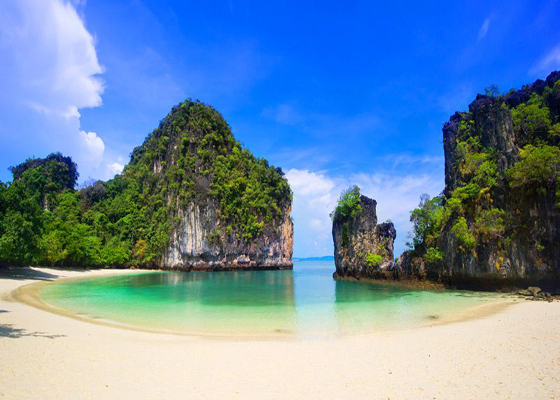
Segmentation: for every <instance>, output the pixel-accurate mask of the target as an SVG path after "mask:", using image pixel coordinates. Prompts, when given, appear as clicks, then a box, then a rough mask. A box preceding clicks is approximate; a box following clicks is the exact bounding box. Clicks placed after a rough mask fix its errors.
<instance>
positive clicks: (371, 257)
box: [366, 253, 383, 267]
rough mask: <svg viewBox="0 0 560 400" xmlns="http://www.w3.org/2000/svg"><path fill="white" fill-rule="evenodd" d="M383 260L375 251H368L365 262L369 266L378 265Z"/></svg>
mask: <svg viewBox="0 0 560 400" xmlns="http://www.w3.org/2000/svg"><path fill="white" fill-rule="evenodd" d="M382 262H383V256H382V255H381V254H377V253H369V254H368V255H367V257H366V263H367V265H368V266H370V267H378V266H380V265H381V263H382Z"/></svg>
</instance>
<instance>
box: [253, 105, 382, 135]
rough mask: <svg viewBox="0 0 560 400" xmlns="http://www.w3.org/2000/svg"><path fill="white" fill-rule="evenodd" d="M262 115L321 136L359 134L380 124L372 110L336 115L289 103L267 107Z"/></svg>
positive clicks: (369, 130)
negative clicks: (303, 108) (309, 110)
mask: <svg viewBox="0 0 560 400" xmlns="http://www.w3.org/2000/svg"><path fill="white" fill-rule="evenodd" d="M262 115H263V116H264V117H266V118H269V119H272V120H274V121H276V122H278V123H280V124H283V125H290V126H297V127H299V128H301V129H303V130H305V131H306V132H309V133H313V134H318V135H321V136H325V135H330V134H341V133H344V135H359V134H362V133H366V132H372V131H373V130H375V129H377V128H379V127H380V126H381V119H380V118H379V117H378V116H377V115H376V114H375V113H374V112H363V113H356V114H351V115H337V114H333V113H328V112H307V111H302V110H301V109H299V108H298V107H297V106H296V105H294V104H290V103H283V104H279V105H277V106H274V107H267V108H265V109H264V110H263V111H262Z"/></svg>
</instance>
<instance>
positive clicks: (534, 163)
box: [508, 144, 560, 205]
mask: <svg viewBox="0 0 560 400" xmlns="http://www.w3.org/2000/svg"><path fill="white" fill-rule="evenodd" d="M508 178H509V184H510V186H511V188H513V189H521V190H523V191H524V192H526V193H528V194H530V195H533V196H544V195H546V193H547V192H548V191H551V190H556V194H557V199H558V203H559V205H560V148H558V147H557V146H548V145H540V146H533V145H530V144H529V145H527V146H525V147H524V148H523V149H521V151H520V160H519V162H517V163H516V164H515V165H514V166H513V167H512V168H510V169H509V171H508Z"/></svg>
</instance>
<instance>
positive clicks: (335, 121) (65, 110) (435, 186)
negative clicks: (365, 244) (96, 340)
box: [0, 0, 560, 257]
mask: <svg viewBox="0 0 560 400" xmlns="http://www.w3.org/2000/svg"><path fill="white" fill-rule="evenodd" d="M559 20H560V1H535V0H533V1H516V0H511V1H508V2H498V1H453V2H436V1H424V2H418V1H395V2H372V1H363V2H362V1H352V0H347V1H345V2H340V1H309V2H306V1H302V0H299V1H282V2H262V1H238V0H220V1H186V0H182V1H179V0H178V1H165V0H158V1H148V0H144V1H142V0H122V1H118V2H115V1H113V0H88V1H85V0H81V1H80V0H74V1H66V0H3V1H1V2H0V60H2V61H1V62H0V143H1V144H2V145H1V146H0V180H2V181H9V180H11V174H10V172H9V170H8V167H10V166H12V165H16V164H18V163H20V162H22V161H24V160H25V159H26V158H28V157H33V156H35V157H44V156H46V155H47V154H49V153H50V152H53V151H61V152H62V153H63V154H65V155H70V156H72V158H73V159H74V160H75V161H76V162H77V163H78V168H79V173H80V183H84V182H86V181H88V180H91V179H109V178H111V177H113V176H114V175H115V174H116V173H119V172H120V171H121V170H122V168H123V166H124V165H125V164H126V163H127V162H128V160H129V155H130V153H131V151H132V149H133V148H134V147H135V146H138V145H140V144H141V143H142V142H143V140H144V138H145V137H146V135H147V134H148V133H149V132H151V131H152V130H153V129H155V128H156V127H157V125H158V124H159V122H160V121H161V120H162V119H163V118H164V117H165V115H166V114H167V113H168V112H169V111H170V109H171V107H172V106H173V105H175V104H178V103H180V102H181V101H183V100H184V99H186V98H193V99H200V100H202V101H204V102H205V103H208V104H211V105H213V106H214V107H215V108H217V109H218V110H219V111H220V112H221V113H222V114H223V115H224V117H225V118H226V120H227V121H228V122H229V124H230V126H231V128H232V130H233V133H234V135H235V136H236V138H237V139H238V140H240V141H241V143H242V144H243V145H244V146H246V147H248V148H249V149H250V150H251V151H252V152H253V153H254V154H255V155H257V156H258V157H264V158H267V159H268V160H269V161H270V162H271V163H272V164H273V165H275V166H280V167H282V169H283V170H284V171H285V173H286V176H287V178H288V180H289V182H290V185H291V187H292V190H293V192H294V202H293V207H292V216H293V219H294V223H295V232H294V235H295V238H294V256H296V257H309V256H322V255H331V254H332V253H333V244H332V236H331V221H330V218H329V213H330V212H331V211H332V210H333V208H334V207H335V205H336V201H337V198H338V196H339V195H340V193H341V191H342V190H344V189H345V188H347V187H349V186H350V185H354V184H357V185H359V186H360V187H361V189H362V193H363V194H365V195H367V196H369V197H372V198H374V199H376V200H377V211H378V219H379V220H380V221H385V220H387V219H390V220H391V221H393V222H394V223H395V226H396V229H397V241H396V245H395V248H396V255H398V254H399V253H400V252H401V251H402V250H404V248H405V243H406V241H407V233H408V232H409V231H410V228H411V224H410V221H409V216H410V211H411V210H412V209H413V208H414V207H415V206H417V204H418V201H419V198H420V195H421V194H422V193H427V194H429V195H430V196H434V195H437V194H439V193H440V192H441V190H442V189H443V186H444V175H443V148H442V133H441V128H442V125H443V123H444V122H445V121H447V120H448V119H449V117H450V115H451V114H453V113H454V112H455V111H458V110H465V109H467V107H468V104H469V103H470V102H471V101H472V100H473V99H474V97H475V96H476V94H477V93H480V92H483V91H484V88H485V87H486V86H489V85H490V84H497V85H498V86H499V87H500V88H501V89H502V91H503V92H505V91H507V90H509V89H511V88H519V87H520V86H521V85H523V84H526V83H530V82H532V81H534V80H535V79H537V78H545V77H546V76H547V75H548V73H549V72H550V71H552V70H555V69H560V24H559V23H558V21H559Z"/></svg>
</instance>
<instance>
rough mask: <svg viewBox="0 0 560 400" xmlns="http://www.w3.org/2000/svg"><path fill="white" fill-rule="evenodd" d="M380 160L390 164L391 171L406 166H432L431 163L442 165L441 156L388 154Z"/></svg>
mask: <svg viewBox="0 0 560 400" xmlns="http://www.w3.org/2000/svg"><path fill="white" fill-rule="evenodd" d="M381 160H383V161H386V162H388V163H390V164H391V165H392V167H393V169H395V168H397V167H399V166H402V165H406V164H416V165H418V164H432V163H436V164H437V163H439V164H441V163H443V157H441V156H429V155H414V154H409V153H405V154H388V155H386V156H383V157H381Z"/></svg>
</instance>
